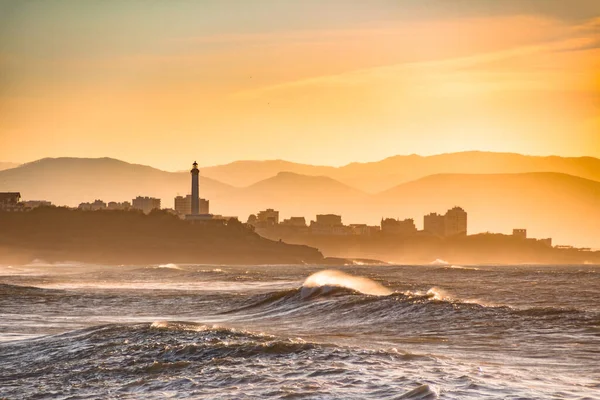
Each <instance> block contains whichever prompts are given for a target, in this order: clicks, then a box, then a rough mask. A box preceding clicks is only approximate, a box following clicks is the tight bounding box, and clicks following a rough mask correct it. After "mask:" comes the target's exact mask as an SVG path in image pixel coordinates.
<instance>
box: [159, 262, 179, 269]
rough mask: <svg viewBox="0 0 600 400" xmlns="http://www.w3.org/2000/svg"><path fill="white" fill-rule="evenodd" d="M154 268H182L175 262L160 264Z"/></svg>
mask: <svg viewBox="0 0 600 400" xmlns="http://www.w3.org/2000/svg"><path fill="white" fill-rule="evenodd" d="M156 268H165V269H178V270H182V268H181V267H180V266H178V265H177V264H171V263H169V264H160V265H159V266H158V267H156Z"/></svg>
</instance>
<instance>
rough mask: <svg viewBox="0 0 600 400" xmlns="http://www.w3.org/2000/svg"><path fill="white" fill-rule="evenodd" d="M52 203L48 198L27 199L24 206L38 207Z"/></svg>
mask: <svg viewBox="0 0 600 400" xmlns="http://www.w3.org/2000/svg"><path fill="white" fill-rule="evenodd" d="M51 205H52V203H51V202H49V201H47V200H27V201H24V202H23V206H24V207H25V208H28V209H33V208H38V207H49V206H51Z"/></svg>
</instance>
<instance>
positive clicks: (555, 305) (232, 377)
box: [0, 263, 600, 399]
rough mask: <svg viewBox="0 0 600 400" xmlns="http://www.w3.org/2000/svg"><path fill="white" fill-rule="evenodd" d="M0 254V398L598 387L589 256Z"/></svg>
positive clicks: (564, 393) (596, 283) (412, 393)
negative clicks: (266, 259) (361, 259)
mask: <svg viewBox="0 0 600 400" xmlns="http://www.w3.org/2000/svg"><path fill="white" fill-rule="evenodd" d="M323 269H324V268H322V267H318V266H311V267H308V266H306V267H298V266H243V267H231V266H197V265H173V264H169V265H160V266H158V265H154V266H146V267H144V266H136V267H134V266H89V265H78V264H63V265H44V264H43V263H37V264H32V265H28V266H24V267H9V266H3V267H0V398H8V399H13V398H15V399H18V398H30V397H35V398H69V399H82V398H107V397H110V398H165V397H171V398H222V399H244V398H282V399H300V398H315V399H438V398H439V399H573V398H575V399H600V267H597V266H589V265H588V266H568V267H563V266H561V267H557V266H543V267H542V266H519V267H512V266H511V267H509V266H496V267H490V266H479V267H459V266H342V267H339V268H336V269H337V270H339V271H341V272H329V271H326V272H319V271H322V270H323Z"/></svg>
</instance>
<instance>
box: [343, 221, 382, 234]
mask: <svg viewBox="0 0 600 400" xmlns="http://www.w3.org/2000/svg"><path fill="white" fill-rule="evenodd" d="M349 227H350V229H351V233H352V235H357V236H373V235H375V234H376V233H378V232H379V231H381V228H380V227H379V226H370V225H367V224H350V225H349Z"/></svg>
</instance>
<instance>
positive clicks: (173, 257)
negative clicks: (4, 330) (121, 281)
mask: <svg viewBox="0 0 600 400" xmlns="http://www.w3.org/2000/svg"><path fill="white" fill-rule="evenodd" d="M0 226H1V227H2V229H0V262H11V263H12V262H20V261H23V262H28V261H31V260H34V259H43V260H46V261H65V260H69V261H81V262H89V263H107V264H146V263H167V262H173V263H200V264H213V263H214V264H302V263H318V262H322V261H323V256H322V255H321V253H320V252H319V251H318V250H317V249H315V248H311V247H308V246H303V245H290V244H286V243H282V242H277V241H272V240H268V239H265V238H263V237H261V236H259V235H257V234H256V233H254V232H251V231H249V230H248V229H247V228H246V227H245V226H244V225H242V224H241V223H239V222H231V223H228V224H227V225H203V224H198V223H189V222H187V221H182V220H180V219H179V218H177V217H175V216H173V215H170V214H167V213H165V212H153V213H151V214H150V215H144V214H142V213H138V212H134V211H95V212H94V211H79V210H69V209H66V208H55V207H49V208H45V207H42V208H38V209H35V210H33V211H31V212H25V213H4V212H0Z"/></svg>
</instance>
